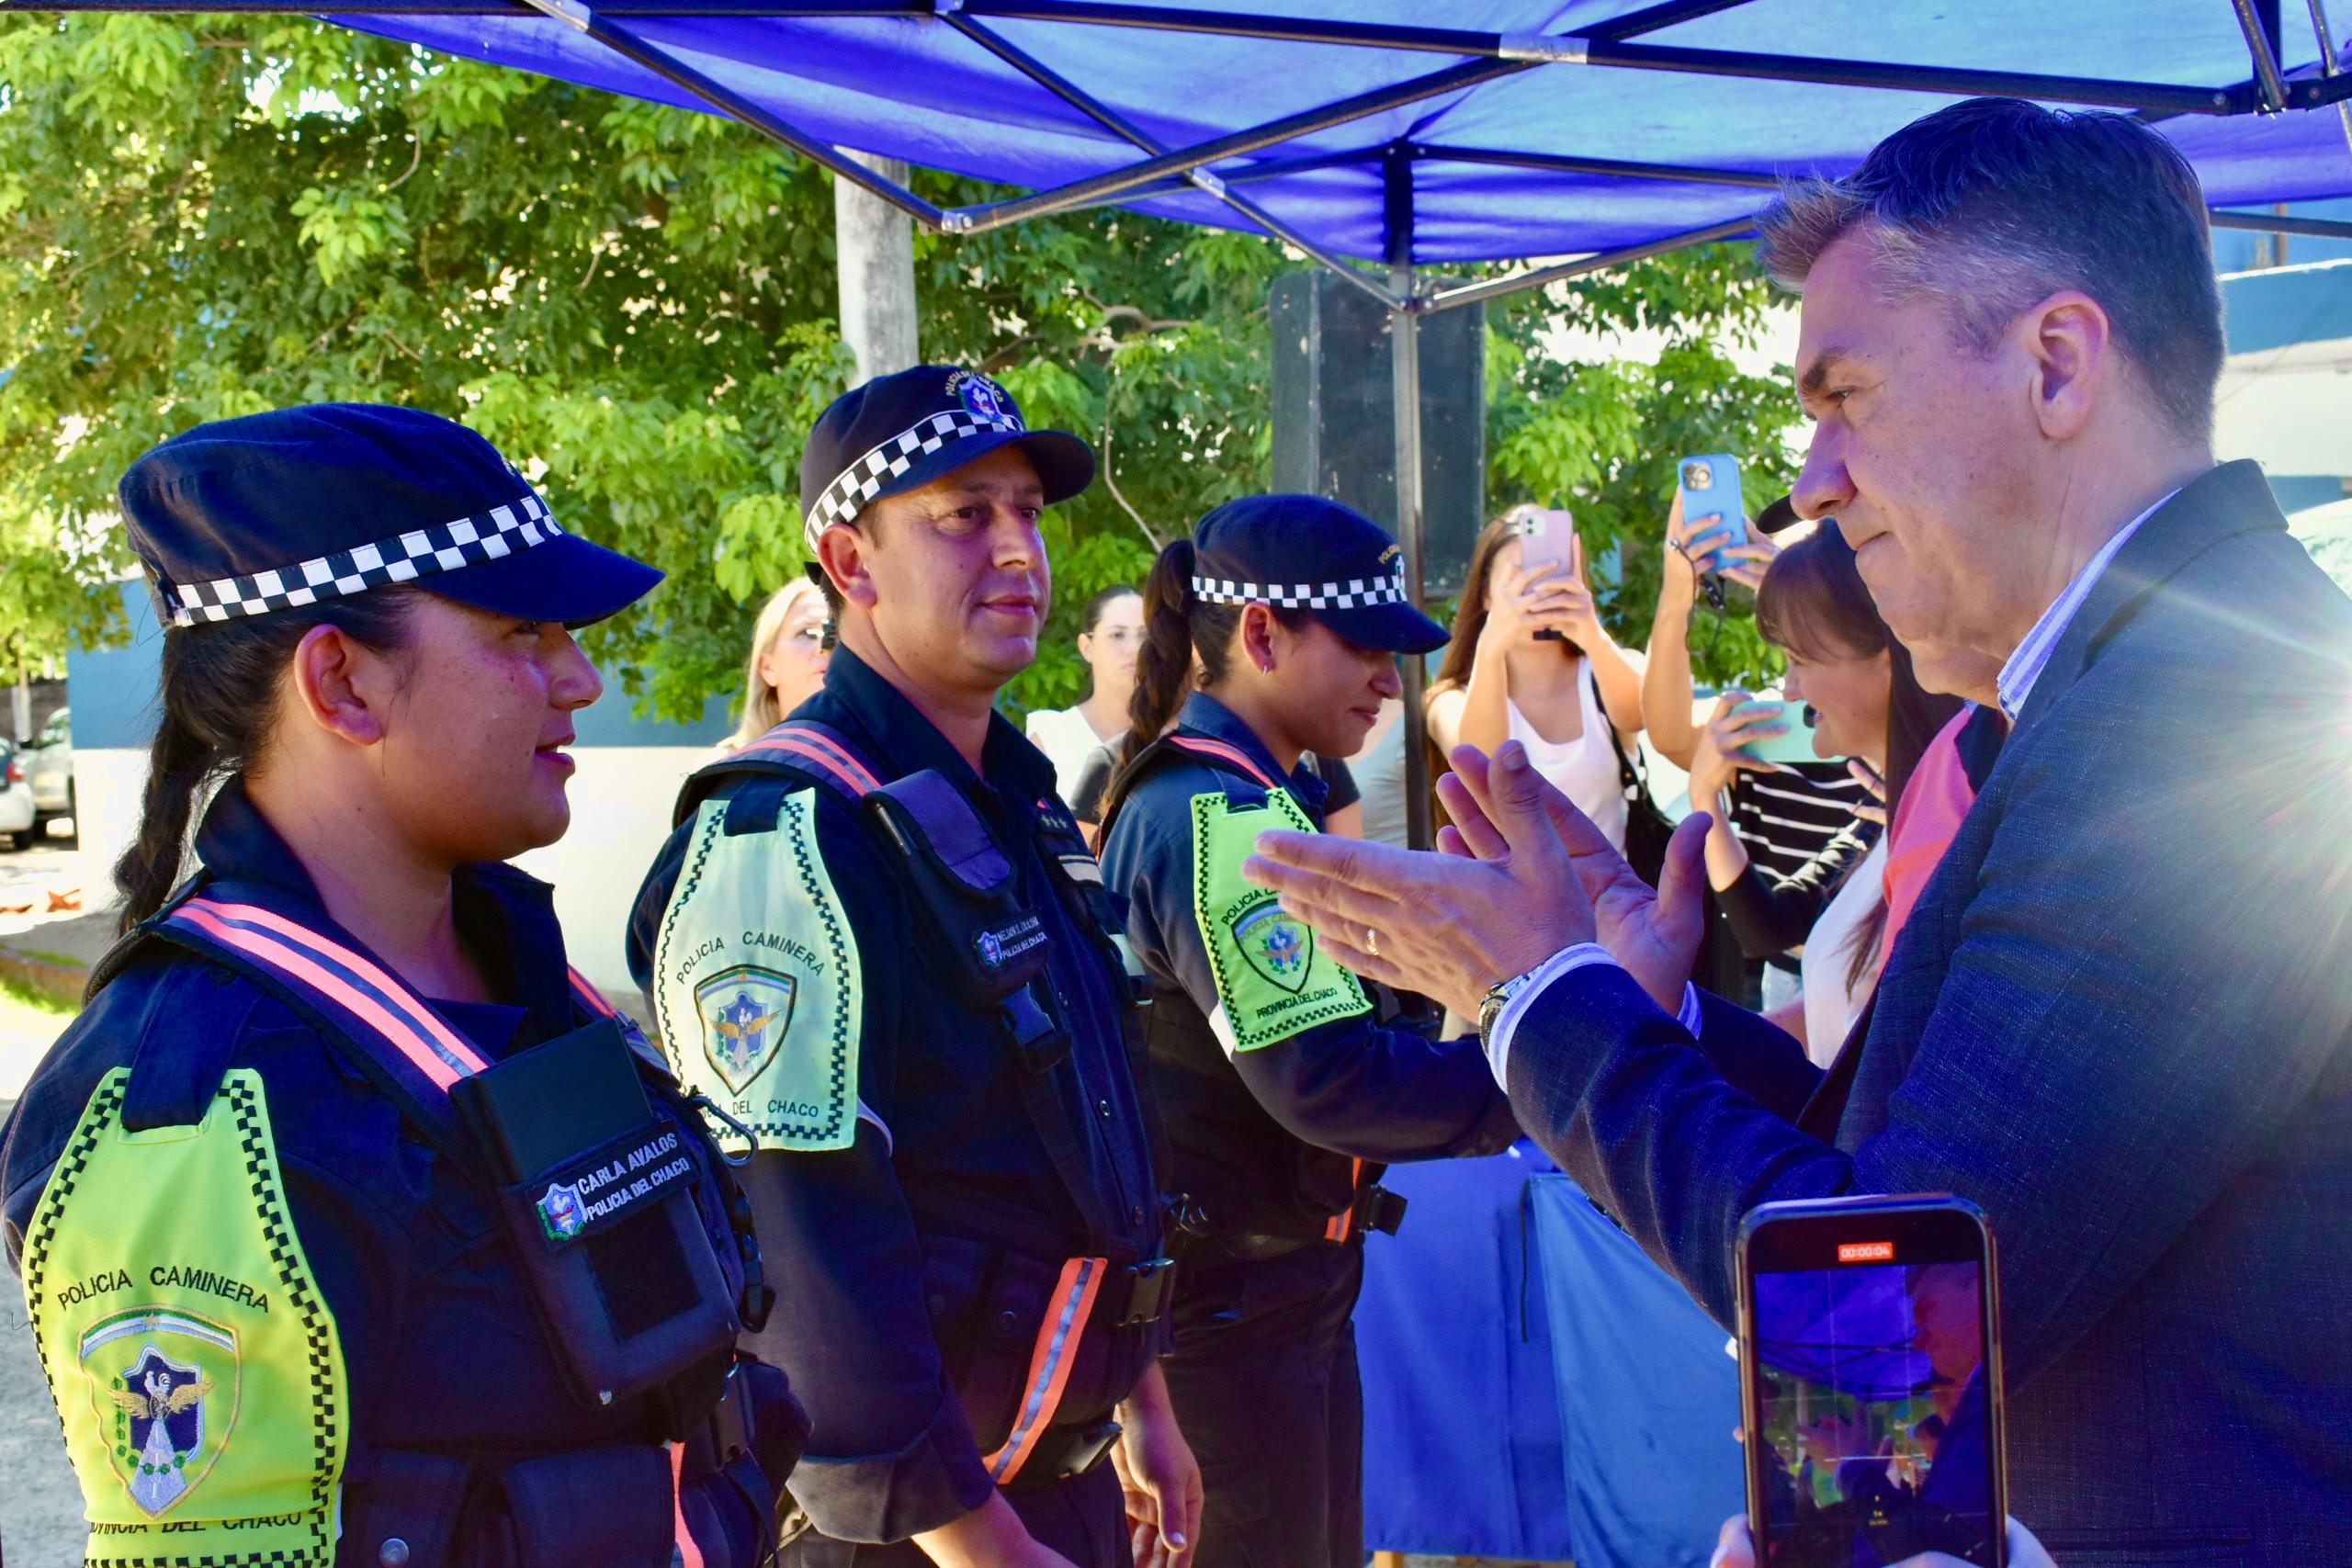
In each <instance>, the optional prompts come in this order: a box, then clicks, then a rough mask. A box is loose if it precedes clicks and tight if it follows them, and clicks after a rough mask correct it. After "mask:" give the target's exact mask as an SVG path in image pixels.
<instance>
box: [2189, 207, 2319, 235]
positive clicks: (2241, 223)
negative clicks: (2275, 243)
mask: <svg viewBox="0 0 2352 1568" xmlns="http://www.w3.org/2000/svg"><path fill="white" fill-rule="evenodd" d="M2206 216H2207V217H2208V218H2210V219H2211V220H2212V224H2213V227H2214V228H2216V229H2247V230H2252V231H2255V232H2256V233H2262V234H2303V235H2307V236H2309V237H2310V238H2312V239H2314V240H2352V219H2343V218H2289V217H2286V216H2284V215H2283V214H2279V213H2274V212H2223V211H2222V210H2220V209H2214V210H2213V211H2211V212H2210V213H2208V214H2206Z"/></svg>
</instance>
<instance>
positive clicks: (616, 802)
mask: <svg viewBox="0 0 2352 1568" xmlns="http://www.w3.org/2000/svg"><path fill="white" fill-rule="evenodd" d="M712 755H713V753H712V751H711V750H710V749H709V748H708V747H703V746H583V747H581V748H580V749H579V750H575V751H574V752H573V753H572V756H573V757H574V758H575V759H577V760H578V761H579V764H580V769H579V772H577V773H574V774H573V775H572V778H571V832H570V833H568V834H566V835H565V836H564V838H563V840H562V841H561V842H560V843H557V844H552V845H549V846H548V848H546V849H544V850H534V851H532V852H530V853H529V854H526V855H525V856H523V857H522V859H521V860H520V861H518V862H516V863H517V864H518V865H520V866H522V868H523V869H524V870H526V871H527V872H529V873H530V874H532V875H534V876H536V877H538V878H539V879H540V880H542V881H545V882H551V883H553V884H554V885H555V908H556V918H557V919H559V920H560V921H561V922H562V925H563V940H564V945H565V947H566V948H567V949H569V951H570V953H571V962H572V964H574V965H575V966H577V967H578V968H579V970H580V972H581V973H582V974H583V975H585V976H588V978H589V979H591V980H593V981H594V982H595V984H596V985H597V987H599V988H601V989H602V990H603V991H605V994H606V995H608V996H610V997H611V998H613V999H614V1000H615V1001H616V1002H624V1003H626V1004H628V1005H629V1006H630V1008H631V1010H635V1004H636V995H637V992H636V987H633V986H632V985H631V984H630V983H629V977H628V956H627V953H626V948H625V945H624V939H625V936H626V933H627V931H628V914H629V908H630V906H631V904H632V903H633V902H634V901H635V899H636V897H637V886H638V883H639V881H640V880H642V879H643V877H644V875H645V872H646V868H647V867H648V866H650V865H651V864H652V863H653V857H654V854H655V853H656V852H658V851H659V850H660V849H661V848H662V840H663V839H664V838H666V837H668V836H669V831H670V807H671V803H672V802H673V801H674V800H675V799H676V798H677V794H678V785H679V784H680V783H681V782H682V781H683V780H684V778H685V776H686V775H687V774H688V773H692V772H694V771H695V769H696V768H698V767H700V766H701V765H702V764H703V763H705V762H707V761H709V760H710V759H711V757H712ZM146 779H147V753H146V752H145V751H144V750H137V751H131V750H87V751H85V750H76V751H75V752H74V788H75V791H76V795H75V801H74V804H75V806H76V807H77V808H78V813H79V814H78V817H77V818H76V824H75V825H76V826H77V827H78V828H79V829H80V831H81V835H82V840H81V841H82V848H83V850H84V852H86V853H88V854H90V855H91V856H93V857H94V864H95V865H96V867H97V868H98V871H97V872H96V874H99V875H103V874H104V871H105V869H106V868H107V867H110V866H112V865H113V864H114V862H115V858H116V857H117V856H119V855H120V854H121V853H122V852H123V850H124V849H126V848H127V847H128V846H129V845H130V840H131V838H132V837H133V835H134V834H135V833H136V832H137V831H138V828H139V799H140V795H141V791H142V790H143V789H144V788H145V787H146ZM95 907H96V906H95V905H93V908H95Z"/></svg>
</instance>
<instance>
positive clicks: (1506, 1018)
mask: <svg viewBox="0 0 2352 1568" xmlns="http://www.w3.org/2000/svg"><path fill="white" fill-rule="evenodd" d="M1616 962H1617V960H1616V959H1615V958H1613V957H1611V954H1610V952H1609V950H1608V949H1607V948H1605V947H1603V946H1601V945H1600V943H1599V942H1577V943H1576V944H1575V945H1574V946H1571V947H1564V948H1562V949H1560V951H1559V952H1557V953H1554V954H1552V956H1551V957H1549V958H1547V959H1545V960H1544V962H1543V963H1541V964H1537V965H1536V966H1535V969H1534V972H1533V973H1532V974H1531V975H1529V976H1528V978H1527V984H1526V985H1524V986H1521V987H1520V988H1519V991H1518V994H1517V995H1515V996H1513V997H1512V998H1511V999H1510V1000H1509V1001H1507V1002H1505V1003H1504V1004H1503V1010H1502V1011H1501V1012H1499V1013H1498V1014H1497V1015H1496V1016H1495V1026H1494V1027H1493V1028H1492V1029H1490V1030H1488V1031H1487V1039H1486V1047H1487V1066H1489V1067H1491V1068H1492V1069H1493V1070H1494V1074H1495V1082H1496V1083H1497V1084H1498V1085H1500V1086H1501V1088H1502V1091H1503V1092H1504V1093H1505V1094H1509V1093H1510V1037H1511V1034H1512V1032H1514V1031H1516V1030H1517V1029H1518V1028H1519V1021H1520V1020H1521V1018H1523V1017H1525V1016H1526V1014H1527V1010H1528V1009H1529V1008H1531V1007H1532V1006H1534V1005H1535V998H1538V997H1540V996H1542V995H1543V994H1544V987H1547V986H1549V985H1551V983H1552V982H1553V981H1555V980H1556V979H1558V978H1559V977H1560V976H1563V975H1566V974H1567V973H1568V972H1569V971H1571V970H1574V969H1581V968H1583V967H1584V966H1585V965H1586V964H1614V963H1616Z"/></svg>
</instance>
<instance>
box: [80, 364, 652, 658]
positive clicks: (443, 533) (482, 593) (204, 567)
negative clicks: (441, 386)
mask: <svg viewBox="0 0 2352 1568" xmlns="http://www.w3.org/2000/svg"><path fill="white" fill-rule="evenodd" d="M117 493H118V495H119V498H120V500H121V502H122V513H123V517H124V519H125V520H126V521H127V523H128V524H129V525H130V547H131V549H132V550H133V551H135V552H136V553H137V554H138V557H139V561H140V564H141V566H142V567H144V568H145V569H146V571H147V576H148V581H149V582H150V584H151V585H152V586H153V590H154V592H155V599H156V613H157V615H159V616H160V617H161V618H162V619H163V620H164V622H165V623H166V624H167V625H172V626H203V625H207V624H209V623H211V622H215V621H227V620H232V619H234V618H236V617H238V616H241V615H267V614H269V613H270V612H272V611H275V610H288V609H295V608H299V607H300V606H302V605H306V604H318V603H320V602H322V601H323V600H328V599H335V598H342V597H345V596H347V595H350V594H354V593H364V592H367V591H368V590H369V589H371V588H380V587H382V586H383V585H384V584H386V583H388V582H413V583H415V584H417V585H418V586H419V587H421V588H424V589H426V590H428V591H430V592H434V593H436V594H439V595H440V596H441V597H443V598H445V599H454V600H456V601H457V602H458V604H470V605H472V606H474V607H475V608H477V609H481V610H489V611H492V612H494V613H496V614H499V615H515V616H517V617H519V618H521V619H524V620H531V621H560V622H562V623H563V624H564V625H566V626H585V625H586V624H588V623H589V622H591V621H599V620H602V619H604V618H605V616H606V615H611V614H613V613H614V612H615V611H616V610H620V609H623V608H625V607H626V606H628V605H629V604H634V603H635V602H636V601H638V600H639V599H641V598H643V597H644V596H645V595H646V594H647V593H648V592H651V591H652V588H653V586H654V584H656V583H658V582H660V581H662V573H661V572H659V571H657V570H654V569H653V568H651V567H650V566H646V565H644V564H642V563H641V562H639V561H634V560H631V559H630V558H628V557H627V556H624V555H620V554H617V553H616V552H615V551H612V550H608V549H605V547H602V546H601V545H592V544H590V543H589V542H588V541H587V540H585V539H583V538H581V537H580V536H577V535H575V534H569V533H566V532H565V531H564V530H563V529H561V528H560V527H558V526H557V525H556V523H555V520H554V518H552V517H550V516H549V515H548V507H547V502H544V501H542V500H541V499H540V498H539V496H538V494H537V491H533V490H532V488H531V486H530V484H529V482H528V481H526V479H524V478H523V476H522V475H521V474H519V473H517V472H515V468H514V466H513V465H512V464H510V463H508V462H507V461H506V459H505V458H503V457H500V456H499V455H498V449H497V448H496V447H494V446H492V445H491V444H490V443H489V442H487V441H485V440H483V439H482V438H481V436H480V435H477V434H474V433H473V432H472V431H470V430H468V429H467V428H466V427H465V426H464V425H462V424H459V423H457V422H456V421H455V420H448V419H444V418H442V417H441V416H440V415H439V414H432V413H425V412H422V411H420V410H417V409H404V408H393V407H390V406H388V405H383V404H377V403H313V404H310V405H307V406H304V407H300V408H290V409H277V410H273V411H271V412H267V413H256V414H247V415H245V416H243V418H239V419H223V420H215V421H213V422H211V423H207V424H199V425H197V426H196V427H195V428H193V429H191V430H187V431H184V432H182V433H181V434H177V435H175V436H173V437H172V438H171V439H170V440H168V441H166V442H164V444H163V445H162V446H157V447H155V448H154V449H153V450H152V451H150V452H148V453H147V454H146V455H145V456H144V457H141V458H140V459H139V460H138V461H137V462H134V463H132V464H131V465H130V469H129V470H128V471H127V472H126V473H124V475H123V476H122V482H121V484H120V485H119V487H117Z"/></svg>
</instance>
